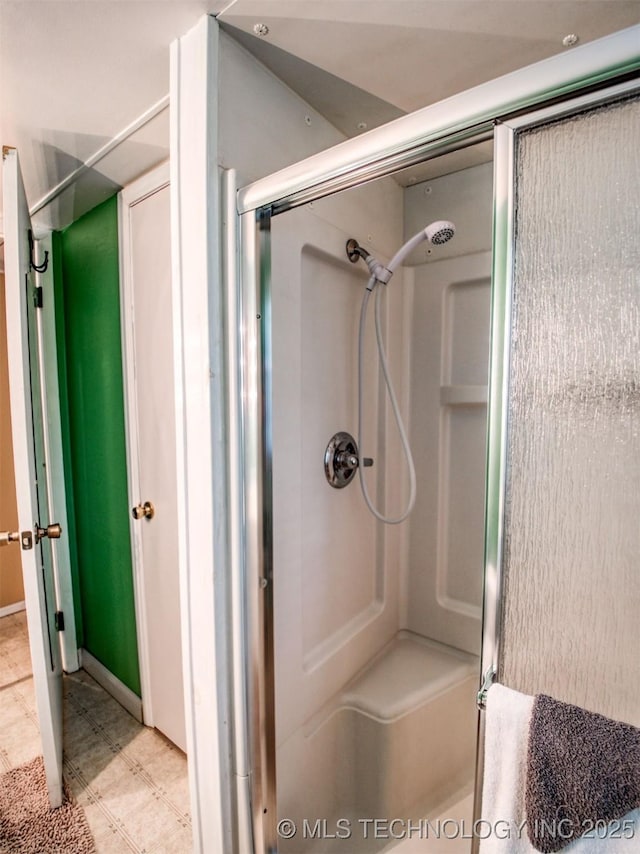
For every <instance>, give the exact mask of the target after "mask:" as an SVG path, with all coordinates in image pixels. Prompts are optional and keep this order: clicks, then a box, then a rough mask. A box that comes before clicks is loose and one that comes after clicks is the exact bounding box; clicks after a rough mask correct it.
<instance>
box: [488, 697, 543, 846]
mask: <svg viewBox="0 0 640 854" xmlns="http://www.w3.org/2000/svg"><path fill="white" fill-rule="evenodd" d="M533 699H534V698H533V697H529V696H528V695H527V694H520V693H519V692H518V691H512V690H511V688H505V687H504V686H503V685H497V684H494V685H492V686H491V687H490V688H489V691H488V692H487V710H486V713H485V714H486V719H485V740H484V780H483V787H482V824H481V825H479V826H478V832H479V835H480V836H481V837H483V838H481V841H480V854H507V852H508V854H521V852H522V854H525V852H526V854H529V852H531V851H534V848H533V847H532V845H531V843H530V842H529V837H528V836H527V829H526V824H525V822H526V814H525V807H524V793H525V785H526V780H527V745H528V741H529V721H530V719H531V712H532V710H533Z"/></svg>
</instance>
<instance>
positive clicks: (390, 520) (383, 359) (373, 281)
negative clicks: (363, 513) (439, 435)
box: [358, 247, 416, 525]
mask: <svg viewBox="0 0 640 854" xmlns="http://www.w3.org/2000/svg"><path fill="white" fill-rule="evenodd" d="M403 248H404V247H403ZM398 254H400V253H398ZM396 257H397V256H396ZM394 261H395V258H394V259H393V260H392V261H391V263H390V264H389V267H388V268H386V272H388V273H393V270H394V269H395V265H394ZM380 269H384V268H380ZM389 278H390V276H389ZM374 290H375V292H376V294H375V309H374V314H375V326H376V341H377V343H378V355H379V358H380V365H381V367H382V373H383V375H384V381H385V385H386V387H387V392H388V393H389V400H390V401H391V408H392V409H393V415H394V418H395V420H396V424H397V426H398V432H399V434H400V440H401V442H402V448H403V450H404V455H405V458H406V461H407V468H408V470H409V501H408V502H407V506H406V508H405V509H404V511H403V512H402V513H401V515H400V516H396V517H390V516H385V515H384V514H382V513H381V512H380V511H379V510H378V509H377V508H376V507H375V506H374V504H373V501H372V500H371V497H370V495H369V491H368V489H367V484H366V482H365V478H364V471H363V466H362V465H359V466H358V471H359V475H360V487H361V489H362V495H363V497H364V500H365V502H366V504H367V507H368V508H369V510H370V511H371V512H372V513H373V515H374V516H375V517H376V519H379V520H380V521H381V522H384V523H385V524H387V525H398V524H399V523H400V522H404V520H405V519H406V518H407V516H408V515H409V514H410V513H411V511H412V510H413V505H414V504H415V502H416V469H415V465H414V463H413V456H412V454H411V448H410V446H409V439H408V437H407V431H406V428H405V426H404V423H403V421H402V416H401V415H400V407H399V405H398V399H397V397H396V393H395V390H394V388H393V383H392V382H391V376H390V375H389V365H388V362H387V354H386V352H385V349H384V340H383V336H382V320H381V314H382V310H381V306H382V292H383V290H384V288H383V287H382V282H381V281H380V280H379V279H378V278H377V275H376V273H375V272H374V273H373V275H372V276H371V278H370V279H369V282H368V284H367V287H366V289H365V292H364V297H363V299H362V308H361V310H360V326H359V330H358V448H359V449H360V459H363V457H364V454H363V451H362V448H363V417H362V410H363V398H364V392H363V387H364V333H365V325H366V320H367V308H368V305H369V298H370V297H371V294H372V292H373V291H374Z"/></svg>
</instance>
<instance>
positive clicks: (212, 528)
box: [170, 16, 250, 854]
mask: <svg viewBox="0 0 640 854" xmlns="http://www.w3.org/2000/svg"><path fill="white" fill-rule="evenodd" d="M217 69H218V25H217V22H216V21H215V19H214V18H212V17H210V16H205V17H203V18H201V19H200V21H199V22H198V24H197V25H196V26H195V27H194V28H193V29H192V30H191V31H190V32H188V33H187V34H186V35H185V36H183V37H182V38H180V39H178V40H177V41H175V42H173V44H172V45H171V95H170V97H171V145H170V150H171V254H172V260H171V265H172V279H173V344H174V383H175V399H176V456H177V465H176V469H177V475H178V479H177V506H178V548H179V552H178V553H179V566H180V609H181V622H182V661H183V679H184V690H185V713H186V715H185V717H186V721H185V723H186V732H187V753H188V756H189V763H188V766H189V784H190V792H191V812H192V821H193V850H194V852H196V854H210V853H211V854H213V852H215V853H216V854H218V852H220V854H222V852H227V851H228V852H231V851H234V850H237V848H236V846H235V845H234V839H233V825H234V824H235V822H233V820H232V819H231V811H232V798H233V796H232V794H231V788H232V782H231V771H230V757H229V752H230V751H229V746H228V745H229V742H230V740H231V738H232V722H231V719H230V710H229V709H230V703H229V678H228V673H229V664H228V655H229V638H228V625H229V620H228V618H227V613H226V611H227V599H228V584H229V582H228V572H229V559H228V554H229V552H228V531H227V507H228V496H227V490H226V480H227V475H226V471H227V455H228V444H227V441H226V423H225V418H226V412H225V400H226V377H225V341H224V325H223V319H222V318H223V305H222V295H221V290H222V288H221V286H220V270H221V262H220V231H221V228H220V222H221V204H220V187H219V178H218V158H217V147H218V146H217V138H218V128H217V119H218V72H217ZM248 850H250V849H248V848H244V849H243V854H244V852H246V851H248Z"/></svg>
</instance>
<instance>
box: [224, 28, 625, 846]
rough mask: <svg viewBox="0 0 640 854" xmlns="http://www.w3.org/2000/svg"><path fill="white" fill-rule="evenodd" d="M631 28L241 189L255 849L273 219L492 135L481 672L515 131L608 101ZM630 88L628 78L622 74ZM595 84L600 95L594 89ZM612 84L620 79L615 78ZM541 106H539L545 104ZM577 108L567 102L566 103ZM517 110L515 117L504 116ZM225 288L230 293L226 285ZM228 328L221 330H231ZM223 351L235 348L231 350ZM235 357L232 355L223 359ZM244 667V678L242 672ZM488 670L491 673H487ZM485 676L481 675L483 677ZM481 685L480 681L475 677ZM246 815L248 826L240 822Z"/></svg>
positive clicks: (502, 400) (228, 270)
mask: <svg viewBox="0 0 640 854" xmlns="http://www.w3.org/2000/svg"><path fill="white" fill-rule="evenodd" d="M639 34H640V27H632V28H629V29H628V30H624V31H622V32H621V33H617V34H614V35H613V36H609V37H607V38H605V39H600V40H598V41H597V42H594V43H591V44H588V45H585V46H584V47H581V48H576V49H574V50H573V51H572V53H570V54H563V55H561V56H557V57H552V58H551V59H548V60H544V61H543V62H540V63H536V64H535V65H532V66H529V67H527V68H524V69H521V70H520V71H516V72H513V73H512V74H509V75H506V76H504V77H502V78H499V79H498V80H495V81H490V82H489V83H486V84H483V85H481V86H478V87H476V88H475V89H472V90H469V91H468V92H463V93H461V94H460V95H456V96H453V97H452V98H449V99H447V100H446V101H443V102H440V103H439V104H435V105H433V106H431V107H426V108H424V109H423V110H419V111H418V112H417V113H414V114H411V115H409V116H406V117H403V118H401V119H398V120H396V121H394V122H391V123H390V124H389V125H385V126H383V127H381V128H377V129H376V130H373V131H371V132H369V133H367V134H364V135H363V136H361V137H358V138H355V139H352V140H348V141H347V142H344V143H341V144H340V145H337V146H335V147H334V148H331V149H329V150H327V151H324V152H321V153H320V154H317V155H314V156H312V157H309V158H307V159H306V160H304V161H301V162H300V163H297V164H294V165H293V166H291V167H288V168H286V169H283V170H281V171H280V172H277V173H275V174H274V175H271V176H268V177H267V178H264V179H261V180H259V181H256V182H254V183H253V184H250V185H249V186H247V187H244V188H242V189H240V190H239V191H238V192H237V196H236V205H237V208H236V212H237V219H235V221H234V223H230V220H229V219H227V224H226V225H227V228H231V229H232V230H233V231H235V228H236V227H237V230H238V238H237V243H236V248H237V254H234V253H232V252H231V251H230V254H234V257H235V258H236V259H238V261H239V263H238V268H239V269H238V270H236V268H235V264H233V263H232V264H229V265H225V268H224V275H225V279H226V291H227V293H228V294H233V293H235V294H236V299H237V324H236V325H235V328H237V329H238V330H239V337H238V339H237V342H236V343H235V344H233V343H232V344H231V345H230V347H231V352H232V356H231V361H232V362H234V363H237V365H238V368H239V370H238V371H237V372H236V373H235V374H234V373H233V372H232V371H229V373H228V376H229V382H230V386H231V387H235V388H236V392H235V393H234V394H233V395H232V396H233V397H234V399H235V400H236V409H235V412H234V411H233V407H232V411H231V413H230V419H231V423H232V424H235V425H237V427H236V430H237V441H238V445H239V448H240V451H239V453H240V464H239V467H238V471H239V472H240V473H241V475H240V476H241V480H242V496H241V499H240V504H241V508H240V509H239V510H238V513H237V523H236V534H237V539H238V543H239V548H238V550H237V555H236V559H234V560H233V561H232V567H231V570H232V578H233V589H234V591H235V597H236V598H235V605H234V607H233V609H232V614H233V616H232V625H231V634H232V638H233V647H234V649H237V650H243V651H244V653H243V656H240V657H239V656H234V660H235V661H236V662H237V664H238V666H237V667H234V671H235V673H236V675H237V676H238V677H243V683H242V685H240V686H238V687H237V688H236V696H237V697H238V700H239V701H240V702H238V704H237V706H236V707H235V709H236V711H235V716H234V721H233V731H234V733H235V747H234V753H236V755H238V753H239V754H240V755H241V756H242V757H243V759H244V761H243V762H241V763H236V767H238V764H239V765H241V766H243V770H237V771H236V773H237V775H238V776H239V777H243V776H244V777H245V778H246V779H248V781H249V792H248V801H249V803H246V802H245V804H244V806H245V808H244V809H242V805H240V809H239V810H238V816H237V822H238V825H239V831H238V832H239V834H241V838H251V840H252V843H251V845H252V850H253V852H255V854H267V852H268V854H272V852H276V851H277V848H278V838H277V827H276V789H275V779H276V776H275V727H274V719H275V708H274V678H273V677H274V653H273V630H274V614H273V550H272V537H273V531H272V515H273V496H272V491H271V474H272V458H271V431H272V416H271V375H272V369H273V364H272V352H271V269H270V220H271V216H272V215H274V214H278V213H281V212H284V211H286V210H290V209H292V208H294V207H298V206H300V205H303V204H307V203H308V202H310V201H313V200H315V199H320V198H322V197H324V196H327V195H330V194H332V193H335V192H338V191H340V190H343V189H347V188H350V187H355V186H357V185H359V184H362V183H364V182H366V181H370V180H373V179H376V178H380V177H383V176H385V175H389V174H391V173H392V172H395V171H398V170H399V169H402V168H406V167H408V166H411V165H414V164H415V163H418V162H421V161H424V160H427V159H431V158H433V157H437V156H439V155H441V154H445V153H447V152H448V151H451V150H453V149H456V148H461V147H466V146H468V145H471V144H474V143H475V142H478V141H481V140H483V139H487V138H490V137H491V136H493V137H494V138H495V142H496V150H495V152H494V170H495V172H494V174H495V178H494V223H493V253H494V256H493V272H492V308H491V355H490V379H489V416H488V419H489V420H488V439H487V492H486V509H485V574H484V609H483V640H482V656H481V659H482V671H481V672H482V674H483V675H484V674H486V673H487V671H490V670H491V669H493V671H494V673H495V672H496V671H497V670H498V665H499V653H500V620H501V593H502V536H503V512H504V487H505V458H506V437H507V424H506V404H507V393H508V365H509V343H510V341H509V326H510V308H511V285H512V268H513V240H514V235H513V165H514V133H515V130H516V128H519V127H522V126H524V125H525V124H527V123H529V124H531V123H535V122H536V121H538V122H541V121H545V120H546V118H545V117H546V116H548V117H552V116H555V115H560V114H561V113H562V112H563V111H564V112H570V111H571V112H574V111H575V110H576V104H577V100H576V97H577V96H579V95H580V93H581V92H582V93H584V91H585V90H592V91H591V94H589V95H587V96H583V97H582V98H579V99H578V100H580V101H583V102H584V103H585V104H586V103H587V99H591V102H595V101H597V100H598V99H599V100H608V99H610V98H611V97H612V96H611V86H612V85H613V83H615V81H616V79H618V80H619V79H620V78H621V77H623V76H626V75H629V76H637V75H638V73H639V72H640V49H639V48H638V44H639V41H638V36H639ZM625 85H626V86H628V87H629V88H631V87H632V86H633V85H637V81H636V82H635V83H627V84H622V86H625ZM605 87H607V92H605V91H604V88H605ZM617 88H621V87H617ZM552 102H553V103H554V106H553V107H549V106H548V105H549V104H550V103H552ZM578 109H579V107H578ZM516 116H523V118H522V119H516V118H515V117H516ZM236 288H237V290H236ZM234 331H235V330H234V328H232V327H230V333H231V334H230V335H229V338H230V339H231V337H232V335H233V333H234ZM234 348H235V349H234ZM234 353H235V355H234ZM240 670H242V674H241V673H240ZM491 678H492V677H491ZM491 678H490V679H489V680H488V681H487V683H486V684H487V685H488V684H490V681H491ZM480 687H482V683H481V686H480ZM483 718H484V716H483V715H479V736H478V756H479V760H478V763H477V766H476V767H477V780H476V801H477V803H479V794H480V788H479V787H480V782H481V779H482V746H483V735H484V719H483ZM247 822H250V824H251V826H250V827H247Z"/></svg>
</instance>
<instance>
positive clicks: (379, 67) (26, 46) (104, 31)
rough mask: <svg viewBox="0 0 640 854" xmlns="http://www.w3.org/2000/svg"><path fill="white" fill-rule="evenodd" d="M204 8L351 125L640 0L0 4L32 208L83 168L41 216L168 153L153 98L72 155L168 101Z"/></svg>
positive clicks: (412, 105)
mask: <svg viewBox="0 0 640 854" xmlns="http://www.w3.org/2000/svg"><path fill="white" fill-rule="evenodd" d="M205 13H210V14H215V15H218V16H219V20H220V22H221V24H222V25H223V26H224V27H225V28H226V29H227V31H228V32H229V33H230V34H231V35H232V36H233V37H234V38H236V39H237V40H238V41H240V42H241V43H242V44H243V45H244V46H245V47H246V48H248V49H249V50H250V51H251V52H253V53H254V54H255V55H256V56H257V57H258V58H259V59H260V60H261V61H262V62H264V63H265V64H266V65H267V66H268V67H269V68H270V69H271V70H272V71H273V72H274V73H275V74H277V75H278V76H279V77H280V78H282V79H283V80H284V81H285V82H286V83H287V84H288V85H289V86H290V87H291V88H292V89H294V90H296V91H297V92H298V93H299V94H300V95H301V96H302V97H303V98H305V99H306V100H307V101H308V102H309V103H310V104H311V105H312V106H313V107H315V108H316V109H318V110H319V111H320V112H322V113H323V114H324V115H325V116H326V117H327V118H328V119H329V120H330V121H331V122H332V123H333V124H335V125H336V126H337V127H338V128H339V129H340V130H342V131H343V132H344V133H345V134H346V135H347V136H353V135H356V134H358V133H362V132H364V131H365V130H367V129H370V128H373V127H376V126H378V125H380V124H382V123H384V122H387V121H390V120H391V119H393V118H396V117H398V116H400V115H402V114H403V113H405V112H408V111H411V110H415V109H417V108H419V107H423V106H426V105H427V104H430V103H433V102H435V101H438V100H440V99H442V98H445V97H447V96H449V95H452V94H454V93H455V92H459V91H462V90H464V89H467V88H470V87H471V86H474V85H476V84H478V83H482V82H484V81H486V80H488V79H491V78H494V77H497V76H499V75H501V74H504V73H507V72H509V71H512V70H514V69H516V68H519V67H521V66H523V65H527V64H529V63H531V62H535V61H537V60H539V59H543V58H545V57H548V56H551V55H552V54H555V53H559V52H561V51H564V50H567V49H569V50H570V49H571V48H566V47H564V46H563V44H562V40H563V38H564V37H565V36H567V35H568V34H571V33H573V34H576V35H577V36H578V37H579V43H580V44H583V43H584V42H587V41H591V40H592V39H594V38H598V37H600V36H603V35H606V34H608V33H611V32H615V31H616V30H620V29H623V28H624V27H628V26H631V25H633V24H636V23H638V22H640V0H232V1H231V2H230V0H133V2H132V0H111V2H104V0H62V2H59V0H19V2H11V0H0V86H1V87H2V88H1V89H0V139H1V141H2V144H3V145H13V146H16V147H17V148H18V149H19V152H20V158H21V163H22V168H23V173H24V179H25V186H26V190H27V196H28V199H29V203H30V205H31V206H32V208H33V207H39V206H40V205H41V204H42V202H43V201H46V200H47V198H48V195H49V194H51V192H52V190H54V188H56V187H57V186H58V185H59V184H60V182H61V181H64V180H65V179H68V178H69V176H75V175H77V176H78V178H79V180H77V181H73V182H72V183H71V186H70V187H68V188H67V189H66V190H64V192H61V193H59V194H58V195H57V196H56V199H55V201H53V202H51V203H50V204H46V205H45V206H44V207H43V209H42V210H40V211H39V213H38V219H39V220H40V222H41V224H42V225H44V226H53V227H61V226H63V225H66V224H67V223H68V222H71V221H72V220H73V219H74V218H76V217H77V216H79V215H80V214H81V213H83V212H84V211H85V210H87V209H88V208H89V207H91V206H93V205H94V204H96V203H97V202H99V201H100V200H101V199H102V198H106V197H107V196H108V195H111V194H112V193H113V192H114V191H115V190H117V189H118V188H119V187H120V186H122V185H123V184H125V183H127V182H128V181H130V180H132V179H133V178H134V177H135V176H136V175H138V174H140V173H141V172H143V171H145V170H146V169H149V168H151V167H152V166H153V165H155V164H156V163H158V162H160V161H161V160H163V159H165V158H166V157H167V156H168V111H167V110H166V109H165V110H164V111H163V110H162V109H160V108H158V110H157V115H156V116H155V118H154V119H153V121H151V122H149V123H147V124H145V125H144V126H143V127H142V128H141V129H140V130H138V131H137V132H136V133H134V134H131V135H129V136H128V138H127V140H126V142H124V143H123V144H122V145H120V146H117V147H115V148H114V150H113V151H111V152H110V153H108V154H107V155H106V156H104V157H100V158H99V159H98V160H97V162H95V164H93V165H92V166H90V167H89V168H87V167H85V166H84V164H86V163H87V161H89V162H90V163H91V161H92V160H93V159H95V155H96V152H101V150H103V149H104V148H105V146H106V149H109V148H110V146H111V144H112V143H111V141H112V140H113V139H114V137H117V136H118V134H120V133H121V132H122V131H123V129H125V128H127V126H129V125H131V123H134V122H136V120H137V119H138V118H139V117H140V116H141V115H143V114H144V113H145V112H147V111H148V110H149V109H150V108H151V107H153V105H155V104H158V102H160V101H161V99H163V98H164V97H166V95H167V94H168V91H169V44H170V43H171V41H172V40H173V39H175V38H177V37H178V36H180V35H182V34H183V33H185V32H186V31H187V30H189V29H190V28H191V27H192V26H194V25H195V23H196V22H197V20H198V18H199V17H200V16H201V15H203V14H205ZM256 24H263V25H265V26H266V28H268V33H267V34H266V35H264V36H261V37H258V36H256V35H255V34H254V27H255V25H256ZM160 107H162V104H160ZM456 162H457V161H456ZM456 168H459V166H458V167H456ZM408 180H409V178H407V181H408ZM413 180H415V175H414V176H413Z"/></svg>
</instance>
